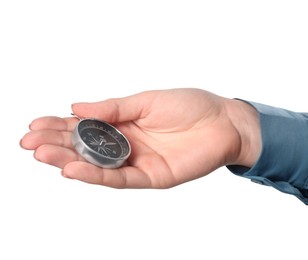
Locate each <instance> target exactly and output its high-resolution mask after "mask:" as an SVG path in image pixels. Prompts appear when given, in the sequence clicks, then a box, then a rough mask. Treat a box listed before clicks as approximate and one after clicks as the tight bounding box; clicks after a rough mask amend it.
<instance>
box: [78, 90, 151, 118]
mask: <svg viewBox="0 0 308 260" xmlns="http://www.w3.org/2000/svg"><path fill="white" fill-rule="evenodd" d="M152 94H153V91H152V92H143V93H139V94H136V95H132V96H128V97H125V98H113V99H108V100H105V101H101V102H94V103H75V104H73V105H72V110H73V112H74V113H75V114H76V115H78V116H79V117H81V118H86V117H92V118H97V119H102V120H105V121H107V122H110V123H115V122H124V121H131V120H136V119H139V118H143V117H145V115H146V113H147V109H148V108H149V106H150V104H151V100H152V98H153V95H152Z"/></svg>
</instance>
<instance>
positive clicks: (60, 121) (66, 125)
mask: <svg viewBox="0 0 308 260" xmlns="http://www.w3.org/2000/svg"><path fill="white" fill-rule="evenodd" d="M77 122H78V119H77V118H75V117H67V118H61V117H56V116H44V117H39V118H37V119H35V120H33V121H32V122H31V124H30V126H29V128H30V130H42V129H53V130H58V131H73V129H74V128H75V126H76V123H77Z"/></svg>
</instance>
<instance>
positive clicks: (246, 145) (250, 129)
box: [225, 99, 262, 167]
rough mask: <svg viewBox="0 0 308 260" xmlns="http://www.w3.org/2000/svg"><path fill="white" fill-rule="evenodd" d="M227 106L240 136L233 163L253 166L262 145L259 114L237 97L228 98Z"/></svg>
mask: <svg viewBox="0 0 308 260" xmlns="http://www.w3.org/2000/svg"><path fill="white" fill-rule="evenodd" d="M225 108H226V111H227V114H228V117H229V119H230V121H231V123H232V124H233V126H234V128H235V129H236V131H237V132H238V135H239V137H240V143H239V146H240V147H239V152H238V154H237V156H235V157H234V162H232V164H235V165H242V166H246V167H252V166H253V165H254V164H255V162H256V161H257V159H258V158H259V155H260V153H261V147H262V139H261V130H260V123H259V114H258V112H257V111H256V109H255V108H254V107H252V106H251V105H249V104H248V103H246V102H243V101H240V100H236V99H227V100H226V103H225Z"/></svg>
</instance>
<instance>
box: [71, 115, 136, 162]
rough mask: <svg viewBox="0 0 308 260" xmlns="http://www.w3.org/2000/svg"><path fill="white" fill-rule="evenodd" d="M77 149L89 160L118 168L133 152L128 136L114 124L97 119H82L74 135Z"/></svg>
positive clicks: (73, 141) (74, 143)
mask: <svg viewBox="0 0 308 260" xmlns="http://www.w3.org/2000/svg"><path fill="white" fill-rule="evenodd" d="M72 143H73V145H74V147H75V149H76V151H77V152H78V153H79V154H80V155H81V156H82V157H83V158H84V159H86V160H87V161H88V162H90V163H92V164H94V165H96V166H99V167H103V168H118V167H121V166H122V165H123V163H124V162H125V161H126V159H127V158H128V157H129V155H130V152H131V147H130V144H129V142H128V140H127V138H126V137H125V136H124V135H123V134H122V133H121V132H120V131H119V130H118V129H117V128H115V127H114V126H112V125H110V124H108V123H107V122H104V121H100V120H97V119H92V118H87V119H81V120H80V121H79V122H78V124H77V126H76V127H75V129H74V131H73V135H72Z"/></svg>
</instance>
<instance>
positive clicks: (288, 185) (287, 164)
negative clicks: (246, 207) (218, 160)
mask: <svg viewBox="0 0 308 260" xmlns="http://www.w3.org/2000/svg"><path fill="white" fill-rule="evenodd" d="M242 101H243V102H246V103H248V104H250V105H251V106H253V107H254V108H255V109H256V110H257V111H258V112H259V121H260V128H261V137H262V150H261V154H260V156H259V158H258V160H257V162H256V163H255V164H254V165H253V166H252V167H251V168H248V167H244V166H241V165H228V166H227V168H228V169H229V170H230V171H231V172H233V173H234V174H236V175H238V176H242V177H246V178H249V179H251V180H252V181H254V182H256V183H259V184H263V185H268V186H272V187H274V188H275V189H277V190H279V191H281V192H284V193H288V194H292V195H294V196H296V197H297V198H298V199H300V200H301V201H302V202H304V203H305V204H306V205H308V114H307V113H298V112H293V111H289V110H286V109H282V108H277V107H272V106H268V105H263V104H259V103H255V102H250V101H244V100H242Z"/></svg>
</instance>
